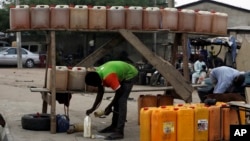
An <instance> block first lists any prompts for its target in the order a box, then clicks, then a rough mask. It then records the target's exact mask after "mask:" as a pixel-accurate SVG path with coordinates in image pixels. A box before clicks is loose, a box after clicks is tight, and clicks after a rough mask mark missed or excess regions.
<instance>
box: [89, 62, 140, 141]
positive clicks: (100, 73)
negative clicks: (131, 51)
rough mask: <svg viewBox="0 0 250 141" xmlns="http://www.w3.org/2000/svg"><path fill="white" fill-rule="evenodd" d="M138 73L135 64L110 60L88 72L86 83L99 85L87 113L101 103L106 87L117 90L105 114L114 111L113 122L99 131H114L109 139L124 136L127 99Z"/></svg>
mask: <svg viewBox="0 0 250 141" xmlns="http://www.w3.org/2000/svg"><path fill="white" fill-rule="evenodd" d="M137 74H138V70H137V69H136V68H135V67H134V66H133V65H131V64H128V63H126V62H123V61H109V62H107V63H105V64H103V65H101V66H99V67H98V68H97V69H96V71H93V72H89V73H87V74H86V77H85V82H86V84H87V85H90V86H95V87H98V92H97V96H96V99H95V102H94V104H93V106H92V108H90V109H89V110H87V111H86V114H87V115H89V114H91V113H92V112H94V111H95V110H96V109H97V108H98V106H99V105H100V104H101V101H102V98H103V94H104V87H110V88H112V89H113V90H114V91H115V96H114V98H113V100H112V101H111V103H110V104H109V105H108V106H107V107H106V109H105V111H104V114H105V115H109V114H110V113H111V112H113V117H112V124H111V125H110V126H109V127H107V128H104V129H103V130H101V131H99V132H100V133H112V134H111V135H109V136H107V137H106V139H107V140H116V139H122V138H123V137H124V127H125V122H126V117H127V100H128V97H129V94H130V92H131V89H132V87H133V84H134V81H135V79H136V77H137ZM112 108H113V109H112Z"/></svg>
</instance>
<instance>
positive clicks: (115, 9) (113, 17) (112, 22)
mask: <svg viewBox="0 0 250 141" xmlns="http://www.w3.org/2000/svg"><path fill="white" fill-rule="evenodd" d="M125 21H126V20H125V9H124V7H123V6H111V7H110V8H109V9H107V29H111V30H112V29H124V28H125Z"/></svg>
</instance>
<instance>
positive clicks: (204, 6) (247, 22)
mask: <svg viewBox="0 0 250 141" xmlns="http://www.w3.org/2000/svg"><path fill="white" fill-rule="evenodd" d="M184 8H186V9H199V10H205V11H211V10H214V11H216V12H223V13H227V14H228V27H234V26H250V11H249V10H239V9H238V8H237V9H236V8H231V7H226V6H222V5H216V4H213V3H209V2H203V3H200V4H197V5H192V6H188V7H184Z"/></svg>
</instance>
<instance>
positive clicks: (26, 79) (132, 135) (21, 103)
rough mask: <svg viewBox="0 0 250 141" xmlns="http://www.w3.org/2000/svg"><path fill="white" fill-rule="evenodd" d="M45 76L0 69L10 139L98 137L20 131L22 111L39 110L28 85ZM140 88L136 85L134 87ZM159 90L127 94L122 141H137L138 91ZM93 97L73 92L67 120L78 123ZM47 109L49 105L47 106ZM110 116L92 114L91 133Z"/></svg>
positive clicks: (0, 103) (39, 83) (1, 104)
mask: <svg viewBox="0 0 250 141" xmlns="http://www.w3.org/2000/svg"><path fill="white" fill-rule="evenodd" d="M44 78H45V69H44V68H34V69H26V68H23V69H17V68H9V69H7V68H1V71H0V90H1V94H0V113H1V114H3V116H4V117H5V119H6V121H7V124H8V131H9V133H10V134H9V135H10V138H11V139H12V140H14V141H58V140H61V141H69V140H70V141H81V140H84V141H88V140H102V139H87V138H83V137H82V133H81V132H78V133H74V134H66V133H57V134H50V132H49V131H39V132H38V131H30V130H24V129H22V126H21V117H22V116H23V115H24V114H30V113H37V112H41V109H42V99H41V95H40V93H37V92H30V89H29V88H30V87H43V86H44ZM136 87H140V86H136ZM161 93H163V92H160V91H158V92H133V93H131V94H130V97H131V100H129V101H128V115H127V120H128V122H127V124H126V127H125V138H124V139H123V141H131V140H133V141H137V140H139V137H140V135H139V126H138V124H137V123H138V116H137V115H138V105H137V99H138V97H139V95H141V94H161ZM110 96H113V93H107V94H105V95H104V99H105V98H106V97H110ZM192 96H193V102H199V98H198V97H197V94H196V93H195V91H194V93H193V95H192ZM94 99H95V94H93V93H79V94H73V96H72V99H71V101H70V106H69V116H70V123H71V124H72V123H82V122H83V118H84V116H85V111H86V110H87V109H89V108H90V107H91V106H92V104H93V102H94ZM109 102H110V101H109V100H103V102H102V104H101V106H100V108H99V109H104V108H105V107H106V105H108V104H109ZM174 103H184V101H182V100H179V99H175V100H174ZM48 112H50V106H49V107H48ZM56 113H57V114H64V107H63V105H62V104H58V103H57V104H56ZM110 121H111V116H108V117H106V118H95V117H94V116H93V115H92V123H93V124H92V125H93V126H92V127H93V128H92V130H93V134H97V130H100V129H102V128H104V127H106V126H108V125H109V124H110Z"/></svg>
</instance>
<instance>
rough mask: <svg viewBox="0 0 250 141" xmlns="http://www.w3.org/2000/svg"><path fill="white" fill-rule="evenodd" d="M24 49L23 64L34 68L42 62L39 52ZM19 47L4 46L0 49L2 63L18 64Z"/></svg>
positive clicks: (22, 49)
mask: <svg viewBox="0 0 250 141" xmlns="http://www.w3.org/2000/svg"><path fill="white" fill-rule="evenodd" d="M21 51H22V64H23V65H24V66H25V67H27V68H33V67H34V66H35V65H38V64H40V60H39V54H35V53H32V52H30V51H28V50H26V49H24V48H21ZM17 58H18V55H17V48H16V47H2V48H1V49H0V65H17Z"/></svg>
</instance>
